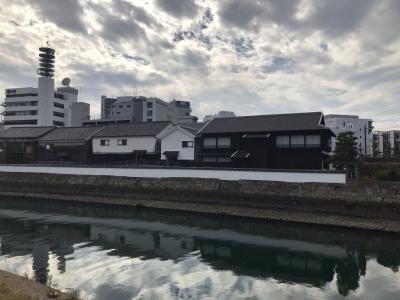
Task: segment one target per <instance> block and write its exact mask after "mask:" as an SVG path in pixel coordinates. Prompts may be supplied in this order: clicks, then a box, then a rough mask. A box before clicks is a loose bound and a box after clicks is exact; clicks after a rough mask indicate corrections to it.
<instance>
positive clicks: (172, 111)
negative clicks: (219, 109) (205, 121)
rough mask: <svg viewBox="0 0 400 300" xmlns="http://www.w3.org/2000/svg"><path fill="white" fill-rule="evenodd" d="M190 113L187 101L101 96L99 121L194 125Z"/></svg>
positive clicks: (193, 119)
mask: <svg viewBox="0 0 400 300" xmlns="http://www.w3.org/2000/svg"><path fill="white" fill-rule="evenodd" d="M191 111H192V110H191V108H190V102H188V101H178V100H173V101H171V102H169V103H168V102H165V101H163V100H161V99H159V98H155V97H143V96H121V97H117V98H110V97H107V96H102V98H101V120H104V121H105V120H115V121H119V123H123V122H126V123H127V122H129V123H134V122H160V121H171V122H174V123H195V122H197V117H195V116H192V115H191ZM98 121H99V120H93V121H92V122H93V123H95V122H98ZM88 123H90V122H88Z"/></svg>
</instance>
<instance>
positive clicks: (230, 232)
mask: <svg viewBox="0 0 400 300" xmlns="http://www.w3.org/2000/svg"><path fill="white" fill-rule="evenodd" d="M10 206H11V208H10ZM45 207H46V209H44V207H43V208H40V207H37V206H36V207H35V209H30V210H29V211H27V210H26V209H25V210H20V209H19V208H18V207H13V206H12V205H11V204H9V203H8V202H6V201H4V200H3V202H0V237H1V240H0V241H1V244H0V245H1V248H0V249H1V255H2V256H3V257H14V256H23V255H31V256H32V259H33V263H32V267H33V270H34V273H35V274H34V276H35V278H36V280H37V281H39V282H42V283H46V281H47V280H48V278H49V255H50V254H54V256H55V257H56V258H57V269H58V271H59V272H60V273H64V272H65V271H66V266H67V264H66V257H68V256H69V255H71V254H74V249H75V248H74V245H76V244H78V243H87V242H90V244H88V245H93V246H99V247H101V248H102V249H112V251H111V252H109V255H115V256H123V257H133V258H135V257H140V258H141V259H143V260H147V259H153V258H157V259H161V260H175V261H177V260H181V259H184V258H185V256H187V255H190V254H191V253H193V252H194V251H198V252H199V254H200V259H201V261H202V262H203V263H206V264H208V265H210V266H211V267H212V268H213V269H214V270H223V271H225V270H226V271H232V272H234V273H235V274H237V275H245V276H251V277H256V278H262V279H274V280H277V281H279V282H286V283H297V284H302V285H307V286H313V287H318V288H322V287H324V286H325V285H326V284H327V283H329V282H332V281H333V280H334V278H335V275H336V283H337V290H338V292H339V293H340V294H341V295H348V293H349V292H350V291H354V290H357V288H358V287H359V285H360V280H361V278H362V276H365V274H366V267H367V257H368V258H371V257H376V261H377V262H378V263H379V264H380V265H382V266H384V267H386V268H390V269H391V270H393V271H394V272H397V271H398V266H399V264H400V251H399V249H400V240H399V239H396V238H394V237H393V236H387V237H386V238H381V234H377V235H374V234H367V233H365V232H352V231H347V232H340V231H335V230H330V229H326V228H318V227H317V228H316V227H302V226H294V227H295V228H294V227H293V225H282V224H274V223H272V224H265V223H264V224H263V223H258V222H250V221H243V222H242V223H241V227H238V226H239V225H238V222H236V221H233V220H232V219H229V218H228V219H226V220H224V219H223V218H218V219H219V220H218V221H216V220H215V218H212V217H203V216H190V217H188V216H187V215H186V216H184V215H181V214H176V215H175V216H174V214H173V213H169V214H168V216H166V215H165V213H163V212H158V211H147V210H146V211H143V210H142V211H140V210H139V211H138V210H133V209H132V210H131V211H130V212H127V211H126V209H125V211H121V210H118V209H110V208H90V207H79V206H73V207H69V208H68V209H67V210H68V214H60V212H62V211H63V210H64V211H65V209H61V208H59V207H57V206H56V207H48V206H45ZM43 211H45V212H46V213H44V212H43ZM94 216H102V217H94ZM118 216H120V218H118ZM130 216H134V217H130ZM156 220H157V221H156ZM172 220H175V223H173V222H172ZM317 237H318V238H317Z"/></svg>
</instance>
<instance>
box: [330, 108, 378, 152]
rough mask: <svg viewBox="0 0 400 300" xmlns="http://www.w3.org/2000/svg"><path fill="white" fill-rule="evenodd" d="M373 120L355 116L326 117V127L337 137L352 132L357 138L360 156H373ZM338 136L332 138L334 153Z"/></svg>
mask: <svg viewBox="0 0 400 300" xmlns="http://www.w3.org/2000/svg"><path fill="white" fill-rule="evenodd" d="M372 122H373V121H372V120H371V119H361V118H360V117H359V116H355V115H332V114H330V115H325V125H326V126H327V127H329V128H330V129H331V130H332V131H333V132H334V133H335V135H336V136H338V135H339V134H340V133H342V132H352V133H353V135H354V137H355V138H357V151H358V153H359V154H360V155H365V156H372V154H373V133H372V130H373V126H372ZM336 136H333V137H332V151H334V150H335V149H336Z"/></svg>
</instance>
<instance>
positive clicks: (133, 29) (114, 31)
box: [101, 15, 147, 42]
mask: <svg viewBox="0 0 400 300" xmlns="http://www.w3.org/2000/svg"><path fill="white" fill-rule="evenodd" d="M101 34H102V36H103V37H104V38H105V39H107V40H110V41H114V42H120V41H123V40H133V39H135V40H138V39H139V40H142V39H146V38H147V36H146V32H145V30H144V29H143V28H142V27H140V26H139V25H138V24H137V23H136V22H135V21H133V20H131V19H128V20H123V19H120V18H118V17H116V16H112V15H109V16H107V17H106V18H105V19H104V20H103V29H102V33H101Z"/></svg>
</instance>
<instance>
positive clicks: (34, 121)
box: [4, 120, 37, 125]
mask: <svg viewBox="0 0 400 300" xmlns="http://www.w3.org/2000/svg"><path fill="white" fill-rule="evenodd" d="M4 125H37V120H18V121H4Z"/></svg>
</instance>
